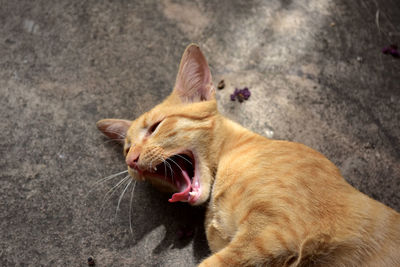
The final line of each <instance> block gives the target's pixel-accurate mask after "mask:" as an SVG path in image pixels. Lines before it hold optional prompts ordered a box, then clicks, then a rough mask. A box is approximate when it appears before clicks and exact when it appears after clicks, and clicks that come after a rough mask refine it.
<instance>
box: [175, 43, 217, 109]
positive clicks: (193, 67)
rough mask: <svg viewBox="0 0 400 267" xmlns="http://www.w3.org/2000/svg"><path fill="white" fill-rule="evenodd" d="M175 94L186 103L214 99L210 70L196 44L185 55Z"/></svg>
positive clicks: (188, 48) (190, 46) (177, 78)
mask: <svg viewBox="0 0 400 267" xmlns="http://www.w3.org/2000/svg"><path fill="white" fill-rule="evenodd" d="M173 93H175V94H177V95H178V96H179V98H180V99H181V101H182V102H186V103H191V102H199V101H207V100H211V99H212V98H214V93H215V88H214V86H213V84H212V77H211V72H210V68H209V67H208V64H207V60H206V58H205V57H204V55H203V53H202V52H201V51H200V48H199V47H198V46H197V45H195V44H191V45H189V46H188V47H187V48H186V50H185V52H184V53H183V56H182V59H181V63H180V65H179V71H178V75H177V77H176V82H175V88H174V92H173Z"/></svg>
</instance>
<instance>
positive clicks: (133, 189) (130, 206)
mask: <svg viewBox="0 0 400 267" xmlns="http://www.w3.org/2000/svg"><path fill="white" fill-rule="evenodd" d="M136 182H137V181H136V180H135V181H134V182H133V186H132V191H131V201H130V204H129V229H131V234H133V230H132V202H133V192H134V191H135V187H136Z"/></svg>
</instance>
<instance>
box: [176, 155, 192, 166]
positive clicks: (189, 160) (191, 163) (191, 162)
mask: <svg viewBox="0 0 400 267" xmlns="http://www.w3.org/2000/svg"><path fill="white" fill-rule="evenodd" d="M174 156H178V157H180V158H182V159H184V160H186V161H187V162H188V163H189V164H190V165H192V166H193V164H192V162H191V161H190V160H188V159H187V158H185V157H183V156H181V155H179V154H176V155H174Z"/></svg>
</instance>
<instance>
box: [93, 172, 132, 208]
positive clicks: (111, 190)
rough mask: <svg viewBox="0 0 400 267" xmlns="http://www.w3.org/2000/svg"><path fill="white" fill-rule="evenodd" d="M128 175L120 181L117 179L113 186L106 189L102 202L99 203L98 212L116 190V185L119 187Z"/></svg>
mask: <svg viewBox="0 0 400 267" xmlns="http://www.w3.org/2000/svg"><path fill="white" fill-rule="evenodd" d="M129 177H130V175H127V176H125V178H123V179H122V180H121V181H119V182H118V183H117V184H116V185H115V186H114V187H113V188H111V189H110V190H108V192H107V193H106V194H105V196H104V198H103V204H102V205H101V208H100V213H101V211H102V210H103V208H104V204H105V203H107V201H108V200H109V199H110V198H111V197H112V195H113V194H114V193H115V192H116V191H117V189H118V187H120V186H121V185H122V184H123V183H124V182H125V181H126V180H127V179H129Z"/></svg>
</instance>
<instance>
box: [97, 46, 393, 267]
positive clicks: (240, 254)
mask: <svg viewBox="0 0 400 267" xmlns="http://www.w3.org/2000/svg"><path fill="white" fill-rule="evenodd" d="M214 93H215V89H214V87H213V84H212V80H211V73H210V70H209V67H208V64H207V61H206V59H205V57H204V56H203V54H202V53H201V51H200V49H199V47H198V46H196V45H190V46H188V48H187V49H186V50H185V52H184V54H183V57H182V60H181V63H180V67H179V72H178V75H177V79H176V84H175V88H174V90H173V92H172V93H171V95H170V96H169V97H168V98H167V99H166V100H165V101H164V102H162V103H161V104H159V105H158V106H156V107H155V108H153V109H152V110H150V111H149V112H147V113H145V114H143V115H142V116H140V117H139V118H138V119H136V120H134V121H127V120H115V119H105V120H101V121H99V122H98V123H97V127H98V128H99V129H100V130H101V131H102V132H103V133H104V134H106V135H107V136H109V137H110V138H115V139H120V138H124V140H125V141H124V153H125V156H126V164H127V165H128V171H129V173H130V175H131V176H132V177H133V179H137V180H144V179H145V180H149V181H150V182H152V183H153V184H154V185H155V186H157V187H158V188H160V189H162V190H166V191H171V192H173V193H174V194H173V195H172V197H171V199H170V200H169V201H170V202H176V201H185V202H189V203H190V204H192V205H200V204H203V203H207V205H208V209H207V214H206V221H205V229H206V235H207V239H208V243H209V246H210V248H211V251H212V252H213V254H212V255H211V256H210V257H209V258H207V259H205V260H204V261H203V262H202V263H201V264H200V266H210V267H214V266H400V214H399V213H397V212H396V211H394V210H392V209H390V208H388V207H386V206H384V205H383V204H381V203H379V202H377V201H375V200H373V199H371V198H369V197H368V196H366V195H364V194H362V193H360V192H359V191H357V190H356V189H354V188H353V187H351V186H350V185H349V184H348V183H347V182H346V181H345V180H344V179H343V178H342V176H341V174H340V172H339V170H338V169H337V168H336V167H335V166H334V165H333V164H332V163H331V162H330V161H329V160H328V159H327V158H325V157H324V156H323V155H322V154H320V153H318V152H316V151H314V150H313V149H311V148H309V147H307V146H305V145H302V144H298V143H294V142H287V141H276V140H269V139H267V138H265V137H262V136H260V135H258V134H255V133H253V132H251V131H249V130H247V129H245V128H243V127H242V126H240V125H238V124H236V123H235V122H232V121H230V120H228V119H227V118H224V117H223V116H222V115H220V114H219V113H218V110H217V103H216V100H215V97H214Z"/></svg>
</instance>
